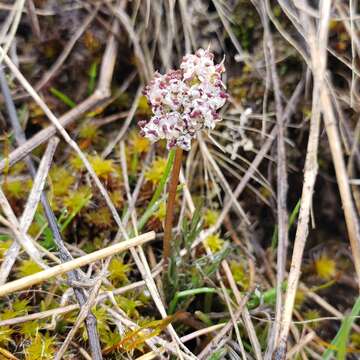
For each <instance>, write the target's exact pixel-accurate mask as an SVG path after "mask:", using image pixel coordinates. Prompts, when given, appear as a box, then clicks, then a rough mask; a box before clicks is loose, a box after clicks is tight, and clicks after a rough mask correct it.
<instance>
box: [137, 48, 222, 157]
mask: <svg viewBox="0 0 360 360" xmlns="http://www.w3.org/2000/svg"><path fill="white" fill-rule="evenodd" d="M213 58H214V55H213V54H212V53H211V52H210V51H209V50H203V49H199V50H198V51H196V53H195V55H192V54H191V55H186V56H184V58H183V59H182V62H181V65H180V70H170V71H169V72H167V73H166V74H165V75H161V74H159V73H156V74H155V77H154V79H153V80H152V81H151V82H150V84H149V85H148V86H147V87H146V88H145V90H144V95H145V96H146V97H147V99H148V101H149V105H150V106H151V107H152V110H153V113H154V115H153V116H152V118H151V119H150V120H149V121H139V126H140V128H141V134H142V135H143V136H145V137H147V138H148V139H149V140H150V141H152V142H155V141H157V140H159V139H166V140H167V147H168V148H169V149H170V148H173V147H175V146H178V147H181V148H183V149H184V150H190V148H191V140H192V139H193V138H194V137H195V135H196V132H197V131H199V130H201V129H214V127H215V124H216V122H217V121H220V117H219V114H218V113H217V110H218V109H220V108H221V107H222V106H223V105H224V104H225V102H226V99H227V97H228V95H227V93H226V92H225V85H224V84H223V82H222V81H221V74H222V73H223V72H224V71H225V68H224V65H223V63H220V64H216V65H215V64H214V60H213Z"/></svg>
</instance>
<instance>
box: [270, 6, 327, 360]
mask: <svg viewBox="0 0 360 360" xmlns="http://www.w3.org/2000/svg"><path fill="white" fill-rule="evenodd" d="M330 5H331V3H330V2H323V3H322V11H321V19H320V24H319V32H318V35H316V34H315V30H314V29H313V28H312V27H311V24H310V23H309V21H307V23H306V24H307V26H306V29H307V30H308V34H307V35H308V36H307V39H308V41H309V46H310V50H311V56H312V57H311V58H312V62H313V69H316V71H315V70H314V89H313V111H312V117H311V123H310V134H309V140H308V146H307V152H306V160H305V172H304V184H303V190H302V195H301V205H300V212H299V219H298V225H297V229H296V235H295V243H294V249H293V255H292V259H291V266H290V273H289V277H288V283H287V290H286V296H285V303H284V309H283V313H282V317H281V328H280V334H279V338H278V343H277V344H275V345H276V346H277V349H276V356H277V358H278V359H284V358H285V356H286V345H287V340H288V334H289V330H290V325H291V318H292V311H293V307H294V302H295V295H296V290H297V287H298V282H299V277H300V273H301V263H302V256H303V252H304V248H305V243H306V239H307V235H308V224H309V218H310V209H311V204H312V196H313V191H314V186H315V180H316V176H317V169H318V165H317V152H318V143H319V133H320V110H319V109H320V92H321V88H322V87H323V86H324V80H325V79H324V76H325V69H326V44H327V39H328V22H329V16H330ZM303 20H304V21H306V18H305V17H304V19H303Z"/></svg>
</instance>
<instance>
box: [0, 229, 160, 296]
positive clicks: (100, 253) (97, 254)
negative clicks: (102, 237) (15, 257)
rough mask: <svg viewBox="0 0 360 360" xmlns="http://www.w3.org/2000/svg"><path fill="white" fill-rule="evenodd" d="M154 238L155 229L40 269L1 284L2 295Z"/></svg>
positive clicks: (0, 291) (0, 293) (0, 292)
mask: <svg viewBox="0 0 360 360" xmlns="http://www.w3.org/2000/svg"><path fill="white" fill-rule="evenodd" d="M154 239H155V233H154V232H153V231H150V232H148V233H145V234H142V235H139V236H136V237H134V238H132V239H129V240H124V241H122V242H120V243H117V244H115V245H111V246H108V247H106V248H104V249H101V250H97V251H94V252H93V253H91V254H88V255H84V256H82V257H79V258H77V259H74V260H71V261H68V262H66V263H63V264H60V265H56V266H54V267H52V268H49V269H46V270H43V271H40V272H38V273H35V274H33V275H30V276H26V277H23V278H21V279H18V280H15V281H12V282H9V283H7V284H5V285H2V286H0V296H5V295H8V294H11V293H13V292H15V291H19V290H22V289H26V288H28V287H30V286H33V285H36V284H39V283H41V282H43V281H46V280H48V279H50V278H52V277H54V276H58V275H62V274H64V273H67V272H69V271H71V270H74V269H77V268H79V267H81V266H85V265H88V264H91V263H92V262H94V261H97V260H100V259H104V258H106V257H108V256H112V255H114V254H117V253H119V252H122V251H125V250H127V249H129V248H133V247H135V246H138V245H142V244H145V243H147V242H149V241H151V240H154Z"/></svg>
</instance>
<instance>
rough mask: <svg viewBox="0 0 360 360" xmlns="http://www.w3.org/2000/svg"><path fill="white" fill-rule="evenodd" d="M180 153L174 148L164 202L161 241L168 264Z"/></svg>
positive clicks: (165, 262) (179, 150)
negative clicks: (164, 213)
mask: <svg viewBox="0 0 360 360" xmlns="http://www.w3.org/2000/svg"><path fill="white" fill-rule="evenodd" d="M182 154H183V150H182V149H181V148H176V153H175V159H174V165H173V169H172V172H171V179H170V184H169V194H168V200H167V204H166V217H165V228H164V242H163V249H164V251H163V259H164V265H167V264H168V261H169V256H170V243H171V238H172V226H173V221H174V209H175V197H176V188H177V185H178V182H179V174H180V168H181V160H182Z"/></svg>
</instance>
